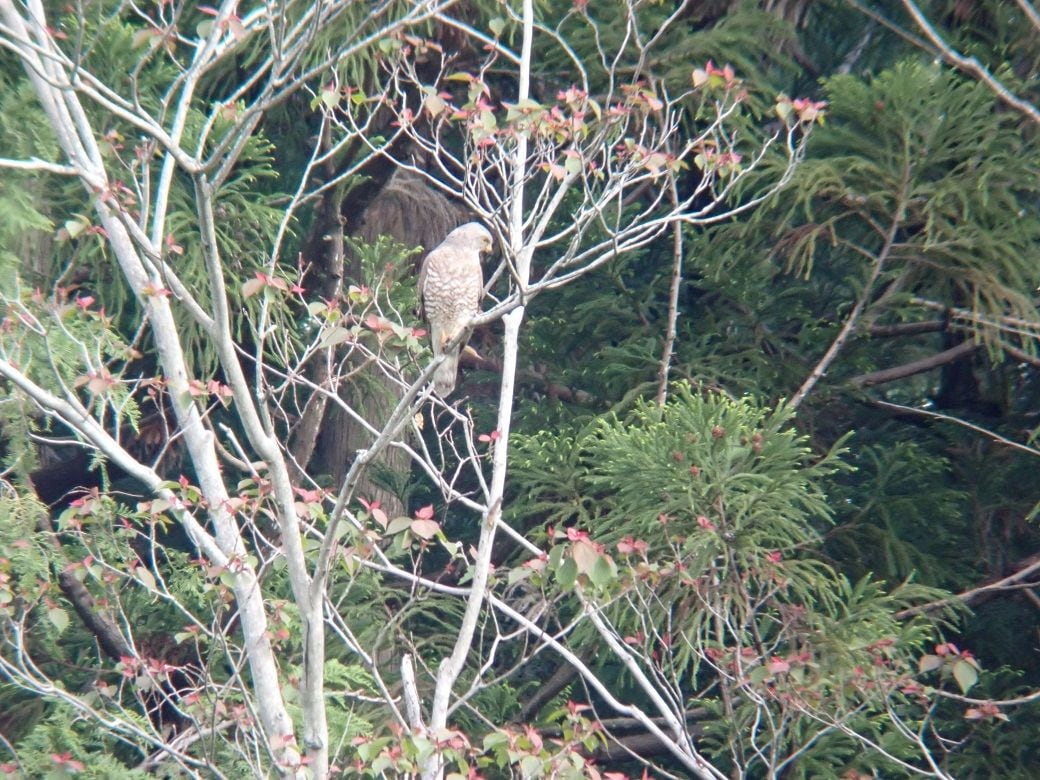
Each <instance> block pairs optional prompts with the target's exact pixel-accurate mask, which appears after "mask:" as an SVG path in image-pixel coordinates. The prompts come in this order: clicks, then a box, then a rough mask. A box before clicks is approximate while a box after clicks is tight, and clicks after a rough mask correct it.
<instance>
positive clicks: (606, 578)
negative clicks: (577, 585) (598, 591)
mask: <svg viewBox="0 0 1040 780" xmlns="http://www.w3.org/2000/svg"><path fill="white" fill-rule="evenodd" d="M616 577H617V572H616V571H615V570H614V567H613V566H611V565H610V559H609V558H608V557H607V556H606V555H601V556H599V558H598V559H597V560H596V562H595V563H594V564H593V565H592V570H591V571H589V579H590V580H592V584H593V585H595V586H596V587H597V588H603V587H606V586H607V585H608V584H609V583H611V582H613V581H614V579H615V578H616Z"/></svg>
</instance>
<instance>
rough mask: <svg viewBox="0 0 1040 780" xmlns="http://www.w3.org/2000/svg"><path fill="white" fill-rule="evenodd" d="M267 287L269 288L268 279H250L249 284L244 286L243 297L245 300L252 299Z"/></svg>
mask: <svg viewBox="0 0 1040 780" xmlns="http://www.w3.org/2000/svg"><path fill="white" fill-rule="evenodd" d="M266 286H267V280H266V279H260V278H257V279H250V280H249V281H248V282H246V283H245V284H243V285H242V297H243V298H252V297H253V296H254V295H256V294H257V293H258V292H260V291H261V290H262V289H264V288H265V287H266Z"/></svg>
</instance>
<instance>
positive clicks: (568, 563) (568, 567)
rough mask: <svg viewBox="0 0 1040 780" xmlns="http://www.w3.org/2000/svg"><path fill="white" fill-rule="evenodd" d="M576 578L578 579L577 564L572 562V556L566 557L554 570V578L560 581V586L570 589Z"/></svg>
mask: <svg viewBox="0 0 1040 780" xmlns="http://www.w3.org/2000/svg"><path fill="white" fill-rule="evenodd" d="M576 579H578V564H576V563H575V562H574V559H573V558H568V559H567V560H565V561H564V562H563V564H562V565H561V566H560V568H559V569H557V570H556V580H557V581H558V582H559V583H560V587H561V588H563V589H564V590H570V589H571V588H573V587H574V581H575V580H576Z"/></svg>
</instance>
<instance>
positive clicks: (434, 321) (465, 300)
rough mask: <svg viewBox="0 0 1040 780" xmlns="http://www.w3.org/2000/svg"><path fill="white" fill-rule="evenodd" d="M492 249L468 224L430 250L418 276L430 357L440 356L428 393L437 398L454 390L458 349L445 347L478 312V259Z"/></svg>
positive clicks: (483, 231) (484, 233)
mask: <svg viewBox="0 0 1040 780" xmlns="http://www.w3.org/2000/svg"><path fill="white" fill-rule="evenodd" d="M492 245H493V244H492V238H491V233H489V232H488V230H487V228H485V227H484V226H483V225H481V224H479V223H477V222H469V223H467V224H465V225H462V226H461V227H457V228H455V229H454V230H453V231H451V232H450V233H449V234H448V237H447V238H445V239H444V240H443V241H442V242H441V243H440V244H438V245H437V246H435V247H434V248H433V249H431V250H430V253H429V254H428V255H426V259H424V260H423V263H422V268H421V269H420V270H419V295H421V296H422V303H423V309H424V310H425V312H426V321H427V322H428V323H429V324H430V340H431V341H432V342H433V354H434V356H435V357H436V356H438V355H441V354H442V353H443V354H445V355H446V357H445V359H444V362H442V363H441V364H440V365H439V366H438V367H437V370H436V371H435V372H434V374H433V386H434V389H435V390H436V391H437V394H438V395H439V396H441V397H442V398H443V397H444V396H446V395H448V394H449V393H450V392H451V391H452V390H454V389H455V378H456V376H457V375H458V372H459V352H461V351H462V344H461V343H457V344H455V345H454V346H452V347H450V348H448V349H445V347H446V345H447V344H448V343H449V342H450V341H451V340H452V339H454V338H455V337H456V336H458V335H459V333H461V332H462V329H463V328H464V327H466V324H467V323H468V322H469V321H470V319H471V318H472V317H474V316H475V315H476V314H477V312H479V311H480V298H481V296H482V295H483V293H484V273H483V271H482V270H481V268H480V254H481V252H490V251H491V247H492Z"/></svg>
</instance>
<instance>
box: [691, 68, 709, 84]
mask: <svg viewBox="0 0 1040 780" xmlns="http://www.w3.org/2000/svg"><path fill="white" fill-rule="evenodd" d="M691 79H692V81H693V87H694V89H696V88H698V87H703V86H704V85H705V84H707V83H708V72H707V71H706V70H702V69H701V68H695V69H694V71H693V75H692V76H691Z"/></svg>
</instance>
